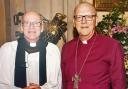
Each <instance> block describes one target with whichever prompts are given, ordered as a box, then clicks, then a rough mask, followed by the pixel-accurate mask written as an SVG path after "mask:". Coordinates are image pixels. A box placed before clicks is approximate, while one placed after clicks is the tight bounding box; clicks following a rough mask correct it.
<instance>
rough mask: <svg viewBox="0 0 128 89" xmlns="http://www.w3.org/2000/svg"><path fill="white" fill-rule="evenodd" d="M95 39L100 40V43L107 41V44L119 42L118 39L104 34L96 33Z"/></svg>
mask: <svg viewBox="0 0 128 89" xmlns="http://www.w3.org/2000/svg"><path fill="white" fill-rule="evenodd" d="M97 40H98V41H100V42H102V43H107V44H120V42H119V41H118V40H115V39H114V38H112V37H109V36H105V35H102V34H98V35H97Z"/></svg>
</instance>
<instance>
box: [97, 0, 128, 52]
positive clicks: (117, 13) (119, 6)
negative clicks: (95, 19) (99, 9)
mask: <svg viewBox="0 0 128 89" xmlns="http://www.w3.org/2000/svg"><path fill="white" fill-rule="evenodd" d="M126 8H127V9H128V0H123V1H121V2H119V3H115V4H114V5H113V8H112V9H111V10H110V12H109V13H108V14H106V15H103V18H102V21H100V22H99V23H98V24H97V26H96V28H97V31H98V32H99V33H102V34H105V35H108V36H110V37H113V38H114V39H116V40H119V41H120V42H121V44H122V46H123V48H124V50H125V54H128V27H126V26H125V24H126V19H124V18H123V15H124V14H125V9H126Z"/></svg>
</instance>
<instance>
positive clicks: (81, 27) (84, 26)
mask: <svg viewBox="0 0 128 89" xmlns="http://www.w3.org/2000/svg"><path fill="white" fill-rule="evenodd" d="M81 28H82V29H83V28H89V26H81Z"/></svg>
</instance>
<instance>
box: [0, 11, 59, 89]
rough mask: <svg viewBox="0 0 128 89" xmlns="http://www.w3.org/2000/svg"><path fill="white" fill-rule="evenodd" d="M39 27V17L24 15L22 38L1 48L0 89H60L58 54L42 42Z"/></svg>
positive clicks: (37, 15) (42, 30)
mask: <svg viewBox="0 0 128 89" xmlns="http://www.w3.org/2000/svg"><path fill="white" fill-rule="evenodd" d="M43 26H44V24H43V21H42V16H41V15H40V14H39V13H37V12H32V11H31V12H26V13H25V14H24V16H23V17H22V23H21V30H22V32H23V35H22V36H21V37H20V38H19V39H18V40H16V41H12V42H7V43H5V44H4V45H3V46H1V48H0V70H1V73H0V88H1V89H61V68H60V52H59V49H58V47H57V46H56V45H54V44H52V43H49V42H47V41H46V39H45V35H44V29H43ZM41 34H42V35H41Z"/></svg>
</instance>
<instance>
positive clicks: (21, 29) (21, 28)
mask: <svg viewBox="0 0 128 89" xmlns="http://www.w3.org/2000/svg"><path fill="white" fill-rule="evenodd" d="M20 31H21V32H22V33H23V31H24V29H23V26H22V25H20Z"/></svg>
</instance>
